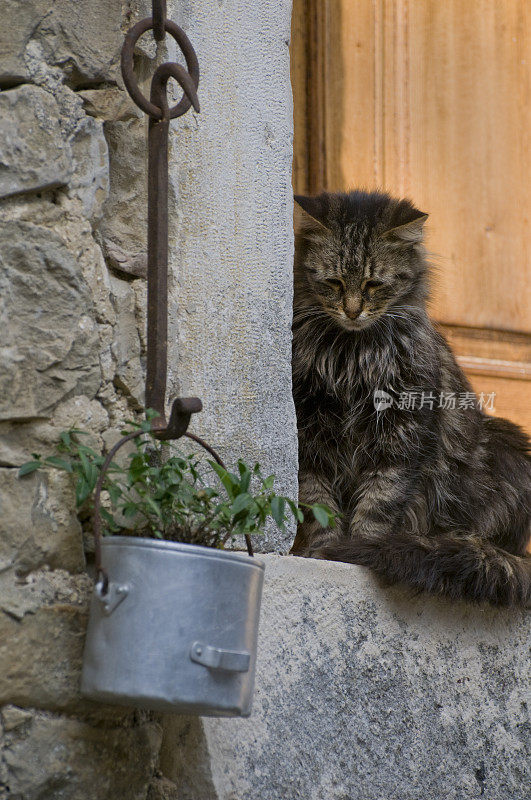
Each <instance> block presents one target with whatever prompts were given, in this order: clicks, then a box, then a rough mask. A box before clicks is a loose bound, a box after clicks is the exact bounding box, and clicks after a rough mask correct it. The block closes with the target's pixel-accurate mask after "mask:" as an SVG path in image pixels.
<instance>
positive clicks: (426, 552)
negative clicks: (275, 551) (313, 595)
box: [316, 533, 531, 607]
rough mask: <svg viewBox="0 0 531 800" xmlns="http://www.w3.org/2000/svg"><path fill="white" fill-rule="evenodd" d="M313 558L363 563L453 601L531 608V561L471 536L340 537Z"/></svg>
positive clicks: (392, 579)
mask: <svg viewBox="0 0 531 800" xmlns="http://www.w3.org/2000/svg"><path fill="white" fill-rule="evenodd" d="M316 555H318V556H319V557H321V558H327V559H330V560H332V561H346V562H349V563H351V564H361V565H363V566H366V567H370V568H371V569H373V570H374V571H375V572H377V573H379V574H380V575H383V576H384V577H386V578H387V579H388V580H390V581H391V582H392V583H407V584H409V586H412V587H413V588H415V589H417V590H424V591H428V592H433V593H435V594H441V595H445V596H446V597H450V598H453V599H459V598H464V599H467V600H475V601H482V600H486V601H488V602H489V603H492V604H493V605H497V606H509V605H519V606H527V607H531V557H530V556H529V555H523V556H516V555H513V554H512V553H508V552H506V551H505V550H502V549H501V548H500V547H496V546H495V545H493V544H491V543H490V542H486V541H482V540H481V539H478V538H476V537H472V536H464V535H458V534H455V535H451V534H444V535H439V536H436V537H433V538H429V537H419V536H414V535H412V534H407V533H395V534H393V535H392V536H388V537H387V538H385V539H379V538H378V539H371V538H369V537H356V538H344V539H343V538H342V539H338V540H336V541H333V542H330V543H329V544H326V545H324V546H322V547H321V548H320V549H319V552H318V553H316Z"/></svg>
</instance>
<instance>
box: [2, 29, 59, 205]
mask: <svg viewBox="0 0 531 800" xmlns="http://www.w3.org/2000/svg"><path fill="white" fill-rule="evenodd" d="M6 27H9V26H6ZM58 117H59V108H58V106H57V102H56V101H55V99H54V98H53V97H52V95H51V94H49V93H48V92H46V91H44V90H43V89H41V88H39V87H38V86H29V85H27V86H19V87H17V88H16V89H10V90H9V91H5V92H2V93H0V167H1V169H0V198H1V197H9V196H10V195H14V194H20V193H23V192H30V191H33V192H37V191H41V190H44V189H51V188H55V187H57V186H65V185H66V184H67V183H68V181H69V179H70V176H71V173H72V164H71V150H70V146H69V144H68V143H67V142H66V141H65V139H64V137H63V135H62V133H61V129H60V127H59V125H58Z"/></svg>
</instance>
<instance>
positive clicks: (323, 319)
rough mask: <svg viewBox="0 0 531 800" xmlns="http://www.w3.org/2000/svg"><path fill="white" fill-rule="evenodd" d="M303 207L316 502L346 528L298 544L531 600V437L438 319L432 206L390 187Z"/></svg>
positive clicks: (469, 593) (466, 594)
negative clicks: (431, 308)
mask: <svg viewBox="0 0 531 800" xmlns="http://www.w3.org/2000/svg"><path fill="white" fill-rule="evenodd" d="M295 200H296V202H297V203H298V205H299V206H300V208H301V209H302V212H300V216H301V217H302V220H301V223H300V225H299V228H298V230H297V231H296V237H295V242H296V245H295V279H294V316H293V392H294V400H295V407H296V412H297V426H298V436H299V458H300V468H299V492H300V500H301V501H302V502H304V503H316V502H320V503H325V504H327V505H328V506H329V507H330V508H331V509H332V510H333V511H334V512H335V513H336V514H338V515H339V522H338V524H337V526H336V527H335V528H322V527H320V525H319V524H318V522H317V521H315V520H313V521H309V520H305V521H304V522H302V523H301V524H300V525H299V527H298V530H297V535H296V538H295V542H294V545H293V548H292V551H291V552H292V553H293V554H295V555H303V556H313V557H317V558H326V559H331V560H337V561H346V562H350V563H355V564H361V565H364V566H366V567H370V568H372V569H373V570H374V571H375V572H376V573H379V574H380V575H382V576H384V577H385V578H386V579H387V580H388V582H391V583H396V582H400V583H405V584H408V585H409V586H410V587H413V588H414V589H416V590H419V591H422V590H424V591H428V592H432V593H437V594H440V595H445V596H447V597H450V598H452V599H457V598H464V599H468V600H472V601H488V602H490V603H492V604H494V605H499V606H504V605H523V606H528V605H529V604H530V597H531V558H530V556H529V555H526V547H527V544H528V541H529V538H530V535H531V457H530V443H529V439H528V438H527V437H526V435H525V434H524V432H523V431H522V430H521V429H520V428H519V427H518V426H517V425H514V424H513V423H511V422H509V421H507V420H504V419H497V418H494V417H489V416H487V415H486V414H485V413H484V412H483V411H482V410H481V409H480V408H478V407H477V403H475V402H474V401H472V402H471V400H470V398H473V397H474V395H473V394H472V390H471V387H470V384H469V383H468V381H467V379H466V377H465V376H464V374H463V372H462V371H461V369H460V367H459V366H458V364H457V363H456V360H455V358H454V355H453V353H452V352H451V350H450V348H449V346H448V344H447V342H446V341H445V339H444V338H443V336H442V335H441V334H440V333H439V331H438V330H437V328H436V327H435V326H434V324H433V323H432V322H431V321H430V319H429V318H428V315H427V311H426V301H427V298H428V277H429V264H428V261H427V257H426V251H425V249H424V246H423V228H424V223H425V221H426V219H427V215H426V214H423V213H422V212H421V211H419V210H418V209H416V208H415V207H414V206H413V204H412V203H411V202H410V201H409V200H396V199H393V198H391V197H390V196H389V195H388V194H385V193H382V192H363V191H353V192H350V193H344V194H329V193H323V194H321V195H318V196H315V197H306V196H296V197H295ZM463 398H465V400H464V401H463ZM452 406H454V407H452Z"/></svg>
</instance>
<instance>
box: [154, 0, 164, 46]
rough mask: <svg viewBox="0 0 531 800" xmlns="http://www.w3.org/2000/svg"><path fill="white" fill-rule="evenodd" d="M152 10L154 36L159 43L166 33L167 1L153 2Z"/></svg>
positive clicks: (158, 0)
mask: <svg viewBox="0 0 531 800" xmlns="http://www.w3.org/2000/svg"><path fill="white" fill-rule="evenodd" d="M151 8H152V12H151V16H152V17H153V36H154V37H155V39H156V40H157V42H161V41H162V40H163V39H164V36H165V33H166V30H165V23H166V0H153V2H152V4H151Z"/></svg>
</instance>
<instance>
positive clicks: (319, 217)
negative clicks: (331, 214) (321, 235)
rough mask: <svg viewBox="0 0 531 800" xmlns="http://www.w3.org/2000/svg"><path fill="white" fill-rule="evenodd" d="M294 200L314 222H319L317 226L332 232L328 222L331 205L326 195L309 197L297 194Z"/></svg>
mask: <svg viewBox="0 0 531 800" xmlns="http://www.w3.org/2000/svg"><path fill="white" fill-rule="evenodd" d="M294 199H295V202H296V203H297V204H298V205H299V206H300V207H301V208H302V210H303V211H304V212H305V213H306V214H308V216H310V217H311V218H312V220H313V221H314V222H317V224H318V225H319V226H320V227H322V228H324V229H325V230H327V231H328V230H330V227H329V225H328V221H327V220H328V211H329V209H330V204H329V201H328V198H327V196H326V195H322V194H319V195H316V196H315V197H309V196H306V195H303V194H296V195H294Z"/></svg>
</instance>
